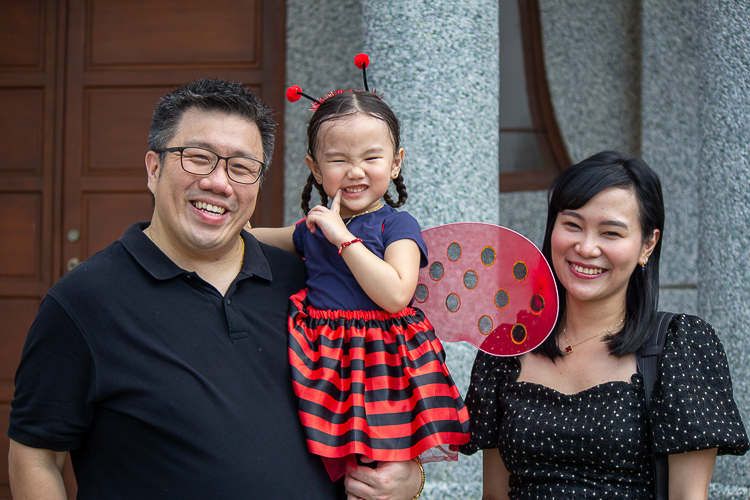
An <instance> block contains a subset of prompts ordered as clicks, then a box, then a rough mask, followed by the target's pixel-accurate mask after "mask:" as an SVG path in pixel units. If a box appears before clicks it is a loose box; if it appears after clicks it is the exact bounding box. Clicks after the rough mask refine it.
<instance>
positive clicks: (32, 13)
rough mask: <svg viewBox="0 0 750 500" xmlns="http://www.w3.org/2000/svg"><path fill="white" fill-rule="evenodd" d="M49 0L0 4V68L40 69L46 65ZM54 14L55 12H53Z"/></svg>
mask: <svg viewBox="0 0 750 500" xmlns="http://www.w3.org/2000/svg"><path fill="white" fill-rule="evenodd" d="M45 3H47V2H45V0H3V1H2V2H0V19H2V20H3V29H1V30H0V67H2V68H3V69H9V68H14V69H40V68H41V67H42V65H43V64H44V57H43V54H44V50H43V49H44V37H45V35H46V33H45V15H49V14H50V12H47V11H46V9H45ZM52 14H53V15H54V12H53V13H52Z"/></svg>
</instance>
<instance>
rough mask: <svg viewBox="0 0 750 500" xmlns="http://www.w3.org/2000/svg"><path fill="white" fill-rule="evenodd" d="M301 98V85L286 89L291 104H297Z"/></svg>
mask: <svg viewBox="0 0 750 500" xmlns="http://www.w3.org/2000/svg"><path fill="white" fill-rule="evenodd" d="M300 97H302V89H301V88H300V86H299V85H292V86H291V87H289V88H288V89H286V98H287V99H288V100H289V102H297V101H299V98H300Z"/></svg>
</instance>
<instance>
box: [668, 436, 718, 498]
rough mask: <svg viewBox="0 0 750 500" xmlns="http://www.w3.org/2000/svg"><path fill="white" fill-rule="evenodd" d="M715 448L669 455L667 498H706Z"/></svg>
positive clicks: (712, 468) (714, 458) (714, 457)
mask: <svg viewBox="0 0 750 500" xmlns="http://www.w3.org/2000/svg"><path fill="white" fill-rule="evenodd" d="M716 452H717V449H716V448H712V449H710V450H701V451H690V452H688V453H680V454H678V455H669V457H668V459H667V460H668V462H669V498H670V499H674V500H677V499H680V500H690V499H700V500H706V498H708V484H709V483H710V482H711V476H713V473H714V463H715V462H716Z"/></svg>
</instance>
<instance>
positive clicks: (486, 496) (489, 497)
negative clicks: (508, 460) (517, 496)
mask: <svg viewBox="0 0 750 500" xmlns="http://www.w3.org/2000/svg"><path fill="white" fill-rule="evenodd" d="M482 455H483V465H482V500H508V495H509V494H510V472H508V469H506V468H505V464H504V463H503V458H502V457H501V456H500V450H498V449H497V448H494V449H491V450H484V451H483V452H482Z"/></svg>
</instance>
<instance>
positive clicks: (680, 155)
mask: <svg viewBox="0 0 750 500" xmlns="http://www.w3.org/2000/svg"><path fill="white" fill-rule="evenodd" d="M641 5H642V9H643V42H642V50H643V70H642V80H643V84H642V98H641V102H642V106H643V109H642V111H641V115H642V125H641V126H642V130H643V131H642V133H641V136H642V145H641V151H642V155H643V158H644V159H645V160H646V162H647V163H648V164H649V165H651V167H652V168H653V169H654V170H656V171H657V172H658V173H659V177H660V178H661V181H662V189H663V191H664V205H665V207H666V221H665V229H664V232H665V235H664V239H663V240H662V241H663V246H662V260H661V266H660V269H659V272H660V280H661V283H662V284H664V285H669V286H679V285H694V284H695V281H696V272H695V269H696V261H697V258H698V240H697V238H696V237H695V234H696V233H697V231H698V210H699V204H698V178H699V176H700V147H701V138H700V122H699V120H698V103H699V100H698V93H699V86H700V73H699V71H700V67H699V62H700V40H699V36H698V32H699V30H698V26H697V23H698V11H699V7H698V0H684V1H681V2H663V1H660V0H644V1H643V2H642V4H641Z"/></svg>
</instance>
